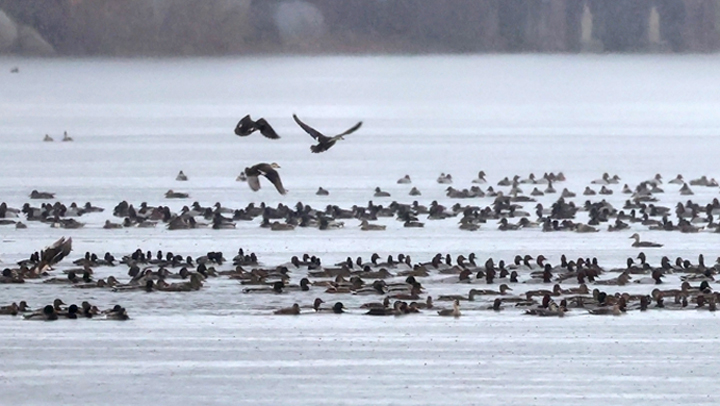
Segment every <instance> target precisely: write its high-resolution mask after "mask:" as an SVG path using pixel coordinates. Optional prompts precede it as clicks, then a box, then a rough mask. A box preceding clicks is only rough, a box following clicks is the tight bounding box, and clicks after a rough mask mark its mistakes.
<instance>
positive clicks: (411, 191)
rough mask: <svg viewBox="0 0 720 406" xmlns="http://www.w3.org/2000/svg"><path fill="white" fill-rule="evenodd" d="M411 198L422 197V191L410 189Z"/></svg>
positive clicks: (414, 188)
mask: <svg viewBox="0 0 720 406" xmlns="http://www.w3.org/2000/svg"><path fill="white" fill-rule="evenodd" d="M408 194H409V195H410V196H420V195H421V194H422V193H420V190H418V188H416V187H414V186H413V188H412V189H410V193H408Z"/></svg>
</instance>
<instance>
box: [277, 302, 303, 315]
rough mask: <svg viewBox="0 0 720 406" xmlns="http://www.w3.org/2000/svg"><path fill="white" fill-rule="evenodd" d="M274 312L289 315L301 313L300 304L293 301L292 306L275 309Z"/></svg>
mask: <svg viewBox="0 0 720 406" xmlns="http://www.w3.org/2000/svg"><path fill="white" fill-rule="evenodd" d="M273 314H289V315H298V314H300V305H299V304H297V303H293V305H292V306H290V307H285V308H282V309H278V310H275V311H274V312H273Z"/></svg>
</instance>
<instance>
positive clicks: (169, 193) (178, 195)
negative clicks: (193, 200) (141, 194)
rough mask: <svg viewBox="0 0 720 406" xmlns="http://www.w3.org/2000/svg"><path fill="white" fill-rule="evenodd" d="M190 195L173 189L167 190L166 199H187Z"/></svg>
mask: <svg viewBox="0 0 720 406" xmlns="http://www.w3.org/2000/svg"><path fill="white" fill-rule="evenodd" d="M188 197H190V195H189V194H187V193H183V192H175V191H173V190H172V189H170V190H168V191H167V192H165V198H166V199H187V198H188Z"/></svg>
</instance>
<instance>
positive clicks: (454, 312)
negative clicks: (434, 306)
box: [437, 300, 461, 318]
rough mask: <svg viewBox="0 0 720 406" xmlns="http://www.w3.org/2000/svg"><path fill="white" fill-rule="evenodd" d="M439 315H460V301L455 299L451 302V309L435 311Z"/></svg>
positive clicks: (456, 316)
mask: <svg viewBox="0 0 720 406" xmlns="http://www.w3.org/2000/svg"><path fill="white" fill-rule="evenodd" d="M437 313H438V315H439V316H452V317H455V318H458V317H460V316H461V313H460V301H458V300H456V301H454V302H453V307H452V309H441V310H438V311H437Z"/></svg>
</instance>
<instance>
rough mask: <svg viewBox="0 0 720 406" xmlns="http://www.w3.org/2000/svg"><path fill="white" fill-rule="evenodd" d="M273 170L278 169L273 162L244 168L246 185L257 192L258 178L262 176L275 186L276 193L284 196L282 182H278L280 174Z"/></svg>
mask: <svg viewBox="0 0 720 406" xmlns="http://www.w3.org/2000/svg"><path fill="white" fill-rule="evenodd" d="M275 169H280V165H278V164H276V163H275V162H273V163H271V164H266V163H259V164H257V165H254V166H251V167H249V168H245V175H247V183H248V185H250V189H252V190H253V191H255V192H257V191H258V190H260V176H264V177H266V178H267V180H269V181H270V182H272V184H273V185H275V188H276V189H277V191H278V192H279V193H280V194H281V195H284V194H286V193H287V190H285V188H284V187H283V184H282V181H281V180H280V174H279V173H277V171H276V170H275Z"/></svg>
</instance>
